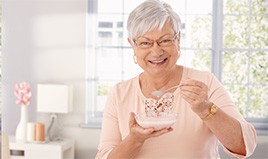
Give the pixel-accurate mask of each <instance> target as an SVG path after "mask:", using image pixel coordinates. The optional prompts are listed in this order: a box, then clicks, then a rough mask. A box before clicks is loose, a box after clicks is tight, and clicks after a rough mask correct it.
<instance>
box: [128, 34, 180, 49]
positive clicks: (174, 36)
mask: <svg viewBox="0 0 268 159" xmlns="http://www.w3.org/2000/svg"><path fill="white" fill-rule="evenodd" d="M167 35H172V34H167ZM167 35H165V36H167ZM178 35H179V34H178V33H175V34H174V35H173V37H172V40H171V41H172V43H171V44H170V45H166V46H162V45H161V41H163V40H166V39H163V38H160V39H157V40H151V39H148V38H145V37H143V38H145V39H147V40H148V41H147V42H148V43H150V46H149V47H141V46H139V45H138V44H137V42H136V39H132V41H133V43H134V44H135V46H136V47H138V48H140V49H150V48H152V47H153V46H154V43H155V42H156V44H157V45H158V47H161V48H163V47H168V46H171V45H172V44H174V41H175V40H176V39H177V38H178Z"/></svg>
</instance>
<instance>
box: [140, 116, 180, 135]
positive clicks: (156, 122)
mask: <svg viewBox="0 0 268 159" xmlns="http://www.w3.org/2000/svg"><path fill="white" fill-rule="evenodd" d="M135 118H136V121H137V123H138V124H139V125H140V126H141V127H143V128H154V130H155V131H157V130H161V129H164V128H169V127H171V126H172V125H173V124H174V123H175V122H176V120H177V114H166V115H163V116H157V117H147V116H146V114H145V113H144V114H136V116H135Z"/></svg>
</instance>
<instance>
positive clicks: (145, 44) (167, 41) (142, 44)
mask: <svg viewBox="0 0 268 159" xmlns="http://www.w3.org/2000/svg"><path fill="white" fill-rule="evenodd" d="M177 38H178V34H177V33H176V34H175V35H165V36H164V37H162V38H161V39H158V40H150V39H148V38H145V37H139V38H138V39H137V40H135V39H133V42H134V44H135V45H136V46H137V47H138V48H141V49H149V48H151V47H152V46H153V45H154V42H156V43H157V45H158V46H159V47H167V46H171V45H172V44H173V43H174V41H175V40H176V39H177Z"/></svg>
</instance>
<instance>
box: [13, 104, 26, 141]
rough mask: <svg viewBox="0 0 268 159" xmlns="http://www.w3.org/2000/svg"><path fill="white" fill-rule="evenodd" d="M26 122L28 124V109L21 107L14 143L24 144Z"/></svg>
mask: <svg viewBox="0 0 268 159" xmlns="http://www.w3.org/2000/svg"><path fill="white" fill-rule="evenodd" d="M27 122H28V108H27V106H25V105H23V106H21V112H20V122H19V124H18V126H17V129H16V141H17V142H26V138H27Z"/></svg>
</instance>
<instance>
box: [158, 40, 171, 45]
mask: <svg viewBox="0 0 268 159" xmlns="http://www.w3.org/2000/svg"><path fill="white" fill-rule="evenodd" d="M170 42H171V40H170V39H165V40H162V41H160V43H162V44H164V43H170Z"/></svg>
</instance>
